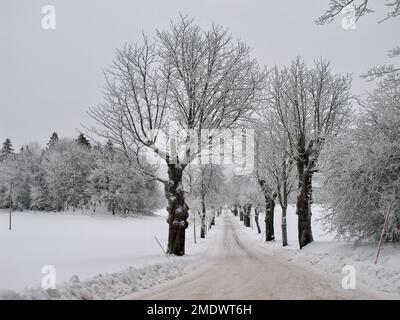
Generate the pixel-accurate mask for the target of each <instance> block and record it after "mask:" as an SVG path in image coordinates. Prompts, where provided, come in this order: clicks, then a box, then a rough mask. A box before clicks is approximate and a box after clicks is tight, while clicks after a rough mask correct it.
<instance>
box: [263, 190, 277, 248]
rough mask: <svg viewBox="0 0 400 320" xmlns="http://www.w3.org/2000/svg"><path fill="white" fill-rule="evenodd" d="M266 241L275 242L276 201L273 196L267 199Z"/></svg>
mask: <svg viewBox="0 0 400 320" xmlns="http://www.w3.org/2000/svg"><path fill="white" fill-rule="evenodd" d="M265 202H266V208H265V241H272V240H275V231H274V212H275V201H274V199H273V198H272V197H271V196H268V197H266V198H265Z"/></svg>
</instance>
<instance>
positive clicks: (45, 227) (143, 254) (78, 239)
mask: <svg viewBox="0 0 400 320" xmlns="http://www.w3.org/2000/svg"><path fill="white" fill-rule="evenodd" d="M165 214H166V213H164V212H163V211H160V212H158V214H157V215H155V216H140V217H127V218H123V217H118V216H111V215H110V214H107V215H106V214H96V215H93V214H91V213H90V212H85V213H82V212H76V213H34V212H15V213H13V219H12V220H13V224H12V225H13V227H12V230H11V231H9V230H8V214H7V213H6V212H5V211H1V212H0V292H1V290H3V291H2V293H0V297H1V295H3V296H4V297H12V296H13V295H15V293H14V292H12V291H17V292H19V293H21V292H24V293H25V296H24V297H25V298H40V297H41V298H48V296H47V294H46V293H45V292H43V291H42V290H36V289H37V288H38V287H39V286H40V285H41V281H42V278H43V276H44V274H42V272H41V271H42V267H43V266H44V265H53V266H54V267H55V269H56V279H57V283H58V284H59V285H57V289H58V292H53V293H51V294H53V296H54V297H56V298H57V297H61V298H80V296H83V297H86V298H90V297H92V298H93V297H94V298H115V297H118V296H122V295H125V294H128V293H131V292H132V291H135V290H138V289H141V288H147V287H149V286H152V285H155V284H157V283H159V282H162V281H165V280H167V279H170V278H174V277H175V276H177V275H180V274H182V273H183V272H184V271H185V270H184V269H185V267H186V266H187V262H188V261H191V260H193V259H197V258H198V257H199V256H200V255H201V253H202V251H203V250H204V248H205V246H206V242H207V241H206V240H204V239H197V244H194V239H193V237H194V235H193V229H192V228H193V225H192V224H191V226H190V227H189V229H188V230H187V233H186V237H187V245H186V253H187V254H186V255H185V257H179V258H177V257H174V258H172V259H167V257H166V256H165V255H164V254H163V251H162V249H161V248H160V246H159V245H158V244H157V242H156V241H155V238H154V236H157V238H158V239H159V241H160V242H161V244H162V246H163V247H164V248H165V246H166V242H167V232H168V227H167V223H166V221H165V219H166V217H165ZM197 230H199V229H197ZM209 236H212V232H210V234H209ZM95 276H96V279H97V281H95V280H96V279H94V277H95ZM99 279H100V280H99ZM85 282H86V283H85ZM92 286H93V288H92V290H91V289H90V287H92ZM99 286H100V287H99ZM101 286H103V287H101ZM28 288H31V289H30V290H27V289H28ZM32 288H36V289H33V290H32ZM77 288H78V289H79V288H80V289H79V290H80V291H79V290H77ZM5 289H7V290H12V291H6V290H5ZM89 289H90V290H89ZM105 291H106V292H105ZM73 292H75V294H73ZM93 292H97V293H96V294H94V295H93ZM107 292H108V295H107Z"/></svg>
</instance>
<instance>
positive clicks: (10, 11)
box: [0, 0, 399, 148]
mask: <svg viewBox="0 0 400 320" xmlns="http://www.w3.org/2000/svg"><path fill="white" fill-rule="evenodd" d="M382 3H383V1H382V0H375V1H372V5H373V9H375V8H376V9H377V13H375V14H371V15H368V16H366V17H365V18H363V19H361V20H360V22H359V23H358V24H357V29H356V30H344V29H343V28H342V27H341V23H340V19H337V20H336V21H335V22H333V23H332V24H330V25H327V26H317V25H315V23H314V20H315V19H316V18H317V17H318V16H319V15H320V14H322V13H323V12H324V11H325V9H326V8H327V5H328V0H305V1H298V0H284V1H282V0H280V1H276V0H191V1H188V0H109V1H105V0H103V1H100V0H90V1H89V0H58V1H56V0H47V1H40V0H1V1H0V45H1V48H0V52H1V53H0V54H1V57H0V141H1V142H2V141H4V139H5V138H6V137H9V138H11V139H12V141H13V142H14V147H15V148H19V147H20V146H21V145H22V144H25V143H28V142H31V141H38V142H39V143H41V144H45V143H46V142H47V140H48V138H49V136H50V134H51V133H52V132H53V131H57V132H58V133H59V135H60V136H76V135H77V134H78V130H79V129H80V128H81V126H80V124H81V123H85V124H88V123H90V119H89V118H88V116H87V115H86V110H87V108H88V106H92V105H96V104H98V103H99V102H101V100H102V87H103V84H104V80H103V73H102V68H104V67H105V66H107V65H108V64H109V63H110V62H111V60H112V58H113V55H114V52H115V49H116V48H118V47H121V46H122V45H123V44H124V43H125V42H134V41H135V40H137V39H140V34H141V32H142V30H143V31H144V32H145V33H147V34H149V35H153V34H154V30H155V29H156V28H159V29H163V28H166V27H167V26H168V23H169V20H170V19H173V20H176V19H177V18H179V12H181V13H182V14H185V15H188V16H190V17H193V18H195V19H196V21H197V23H199V24H200V25H201V26H203V27H207V26H209V25H210V24H211V23H212V22H216V23H218V24H222V25H223V26H225V27H229V28H230V30H231V32H232V33H233V35H234V36H235V37H237V38H240V39H242V40H244V41H245V42H247V43H248V44H249V45H250V46H251V47H253V48H254V51H253V53H254V55H255V56H256V57H257V58H258V60H259V62H260V63H261V64H266V65H267V66H272V65H273V64H278V65H284V64H289V63H290V61H291V60H292V59H293V58H294V57H296V56H297V55H301V56H302V57H303V58H304V59H305V60H306V62H307V63H312V61H313V60H314V59H317V58H319V57H324V58H327V59H330V60H331V61H332V67H333V69H334V71H336V72H349V73H353V74H354V75H355V77H354V84H353V92H354V93H355V94H362V93H363V92H365V90H367V89H369V88H371V85H370V84H368V83H366V82H365V81H364V80H362V79H359V78H358V76H359V75H360V74H361V73H362V72H364V71H366V70H367V69H368V68H369V67H370V66H373V65H380V64H383V63H386V62H388V61H389V60H388V58H386V53H387V50H388V49H390V48H393V47H395V46H396V45H398V39H397V36H398V33H397V34H395V31H398V30H399V21H398V20H397V21H393V20H392V21H388V22H386V23H384V24H377V21H378V20H379V19H380V18H382V17H383V16H384V15H385V11H382V10H378V9H381V8H382ZM46 4H51V5H54V6H55V8H56V13H57V16H56V17H57V28H56V30H54V31H45V30H43V29H42V28H41V19H42V15H41V8H42V6H43V5H46ZM374 6H375V7H374ZM395 35H396V36H395Z"/></svg>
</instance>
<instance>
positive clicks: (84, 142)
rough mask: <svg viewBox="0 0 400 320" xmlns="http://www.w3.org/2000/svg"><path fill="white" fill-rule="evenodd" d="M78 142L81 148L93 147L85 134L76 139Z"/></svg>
mask: <svg viewBox="0 0 400 320" xmlns="http://www.w3.org/2000/svg"><path fill="white" fill-rule="evenodd" d="M76 142H77V143H78V145H80V146H83V147H87V148H90V147H91V146H90V142H89V140H88V139H87V138H86V137H85V135H84V134H83V133H80V134H79V136H78V138H77V139H76Z"/></svg>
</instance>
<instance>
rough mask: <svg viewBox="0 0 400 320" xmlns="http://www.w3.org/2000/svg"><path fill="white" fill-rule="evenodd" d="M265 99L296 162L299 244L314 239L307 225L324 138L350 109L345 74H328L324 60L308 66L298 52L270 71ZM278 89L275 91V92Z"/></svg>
mask: <svg viewBox="0 0 400 320" xmlns="http://www.w3.org/2000/svg"><path fill="white" fill-rule="evenodd" d="M271 76H272V78H273V79H272V81H271V82H270V88H269V105H270V107H271V108H272V110H273V112H274V113H275V116H276V119H278V120H279V122H280V125H281V128H282V129H283V132H284V133H285V134H286V136H287V143H288V146H289V150H290V155H291V157H292V159H293V160H294V162H295V164H296V167H297V179H298V195H297V203H296V213H297V215H298V221H299V222H298V237H299V244H300V248H302V247H304V246H305V245H306V244H308V243H309V242H311V241H313V237H312V230H311V215H312V213H311V203H312V177H313V174H314V173H315V172H316V163H317V160H318V156H319V154H320V151H321V149H322V147H323V144H324V141H325V138H326V137H328V136H334V135H336V134H337V133H338V132H339V131H340V130H341V129H342V128H343V126H344V125H345V124H346V120H347V119H348V115H349V113H350V99H351V96H350V88H351V77H350V76H349V75H344V76H341V75H334V74H332V72H331V70H330V67H329V62H326V61H317V62H315V65H314V68H312V69H309V68H307V67H306V65H305V64H304V62H302V61H301V59H300V58H297V59H296V60H294V61H293V63H292V65H291V66H290V67H289V68H287V67H285V68H283V69H282V70H281V71H279V70H278V69H275V72H272V73H271ZM277 92H279V94H277Z"/></svg>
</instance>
